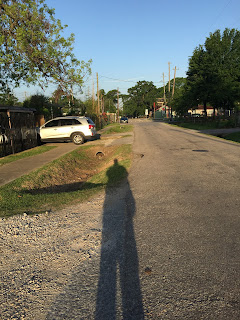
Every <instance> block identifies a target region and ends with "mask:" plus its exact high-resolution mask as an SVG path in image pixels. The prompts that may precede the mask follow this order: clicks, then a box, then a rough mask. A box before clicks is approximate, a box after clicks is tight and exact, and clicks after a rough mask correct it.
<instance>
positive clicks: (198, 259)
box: [0, 120, 240, 320]
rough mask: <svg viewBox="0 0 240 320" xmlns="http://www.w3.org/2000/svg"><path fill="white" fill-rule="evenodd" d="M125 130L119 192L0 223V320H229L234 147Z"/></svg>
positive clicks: (236, 270) (239, 279)
mask: <svg viewBox="0 0 240 320" xmlns="http://www.w3.org/2000/svg"><path fill="white" fill-rule="evenodd" d="M134 127H135V129H134V142H133V151H134V161H133V165H132V168H131V170H130V173H129V175H128V178H127V179H126V181H124V182H123V183H122V184H121V185H120V186H119V187H118V188H114V189H112V188H107V190H106V193H102V194H100V195H98V196H97V197H96V198H95V199H92V200H91V201H88V202H86V203H83V204H79V205H75V206H72V207H68V208H66V209H64V210H63V211H61V212H54V213H50V214H47V215H42V216H40V217H35V216H33V217H28V216H24V217H21V218H19V217H14V218H10V219H8V220H7V221H5V220H2V221H0V222H1V225H0V226H1V232H0V235H1V238H0V239H1V240H2V244H4V246H5V248H4V250H3V251H2V253H1V257H2V262H1V265H0V266H1V270H2V272H1V274H2V276H1V280H2V281H3V280H4V282H3V283H4V285H3V287H2V288H3V289H4V295H3V297H2V298H0V302H1V304H0V315H1V318H2V319H48V320H50V319H95V320H97V319H106V320H107V319H109V320H110V319H111V320H112V319H124V320H126V319H164V320H165V319H194V320H195V319H224V320H225V319H229V320H230V319H231V320H232V319H234V320H235V319H239V318H240V292H239V288H240V236H239V230H240V228H239V227H240V209H239V207H240V206H239V205H240V195H239V182H240V163H239V159H240V145H239V144H236V143H232V142H229V141H225V140H221V139H218V138H214V137H211V136H205V135H203V134H200V133H197V132H194V131H192V130H185V129H181V128H176V127H172V126H169V125H166V124H164V123H154V122H150V121H144V120H142V121H134ZM23 240H24V241H23ZM7 261H8V262H7ZM6 262H7V263H6ZM2 292H3V291H2Z"/></svg>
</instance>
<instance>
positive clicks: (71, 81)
mask: <svg viewBox="0 0 240 320" xmlns="http://www.w3.org/2000/svg"><path fill="white" fill-rule="evenodd" d="M0 16H1V20H0V35H1V36H0V79H1V80H0V91H6V90H7V89H8V88H13V87H17V86H19V85H20V83H21V82H25V83H32V84H39V85H40V86H41V87H43V86H46V85H47V84H48V83H49V82H53V83H56V84H58V85H59V86H60V87H61V88H62V90H63V91H64V92H65V94H70V93H71V92H72V90H73V85H75V86H76V87H78V88H79V87H80V86H81V84H82V82H83V76H84V74H86V73H88V72H90V63H91V61H88V62H87V63H85V62H84V61H79V60H77V59H76V57H75V56H74V54H73V43H74V35H73V34H71V35H70V37H68V38H64V37H63V36H62V32H63V30H64V28H66V27H67V26H62V25H61V22H60V20H58V19H55V17H54V9H50V8H48V6H47V5H46V4H45V1H44V0H15V1H11V0H0Z"/></svg>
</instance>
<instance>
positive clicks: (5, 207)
mask: <svg viewBox="0 0 240 320" xmlns="http://www.w3.org/2000/svg"><path fill="white" fill-rule="evenodd" d="M94 148H96V146H86V147H85V146H84V147H82V148H81V150H78V149H76V150H74V151H73V152H71V153H69V154H67V155H64V156H62V157H61V158H59V159H57V160H54V161H52V162H51V163H49V164H47V165H45V166H43V167H42V168H40V169H38V170H36V171H34V172H31V173H30V174H29V175H25V176H23V177H21V178H18V179H16V180H15V181H13V182H11V183H9V184H7V185H4V186H2V187H0V216H1V217H8V216H12V215H16V214H23V213H24V212H26V213H27V214H36V213H42V212H45V211H48V210H53V209H56V208H60V207H63V206H66V205H67V204H71V205H72V204H73V203H76V202H81V201H83V200H86V199H88V198H89V197H91V196H93V195H94V194H96V193H97V192H99V191H100V190H102V189H104V188H106V187H108V186H111V185H114V184H116V183H118V182H119V181H120V180H122V179H123V178H124V177H126V176H127V170H128V169H129V167H130V164H131V145H122V146H119V147H116V146H115V147H113V149H112V151H111V153H109V154H108V156H106V158H105V157H103V158H101V159H99V158H97V157H93V155H95V149H94ZM98 148H99V147H98ZM108 149H109V148H108ZM114 159H117V160H118V162H117V163H115V164H113V163H114V161H113V160H114ZM81 170H87V172H89V178H88V179H86V180H85V181H77V180H76V179H77V177H79V176H80V175H81V174H82V171H81ZM96 170H97V171H96ZM80 171H81V172H80ZM79 172H80V173H79ZM84 172H85V171H84ZM96 172H97V173H96Z"/></svg>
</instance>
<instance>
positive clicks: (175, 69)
mask: <svg viewBox="0 0 240 320" xmlns="http://www.w3.org/2000/svg"><path fill="white" fill-rule="evenodd" d="M176 71H177V67H175V68H174V79H173V89H172V97H173V95H174V89H175V79H176Z"/></svg>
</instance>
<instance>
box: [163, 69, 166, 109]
mask: <svg viewBox="0 0 240 320" xmlns="http://www.w3.org/2000/svg"><path fill="white" fill-rule="evenodd" d="M163 100H164V104H166V92H165V81H164V72H163Z"/></svg>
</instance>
